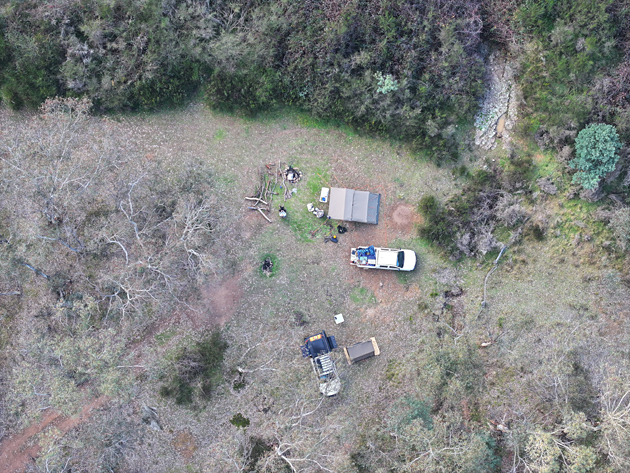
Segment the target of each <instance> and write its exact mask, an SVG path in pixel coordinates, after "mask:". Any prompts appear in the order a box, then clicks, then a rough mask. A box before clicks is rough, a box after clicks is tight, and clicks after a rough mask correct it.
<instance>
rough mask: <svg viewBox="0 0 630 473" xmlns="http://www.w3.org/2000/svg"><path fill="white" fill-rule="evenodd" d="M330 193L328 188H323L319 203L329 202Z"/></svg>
mask: <svg viewBox="0 0 630 473" xmlns="http://www.w3.org/2000/svg"><path fill="white" fill-rule="evenodd" d="M329 192H330V189H329V188H328V187H322V192H321V194H319V201H320V202H328V193H329Z"/></svg>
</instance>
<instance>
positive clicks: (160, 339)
mask: <svg viewBox="0 0 630 473" xmlns="http://www.w3.org/2000/svg"><path fill="white" fill-rule="evenodd" d="M175 334H177V330H176V329H175V327H171V328H169V329H166V330H164V331H163V332H160V333H158V334H156V335H155V341H156V342H157V343H158V345H164V344H165V343H166V342H168V341H169V340H170V339H172V338H173V337H174V336H175Z"/></svg>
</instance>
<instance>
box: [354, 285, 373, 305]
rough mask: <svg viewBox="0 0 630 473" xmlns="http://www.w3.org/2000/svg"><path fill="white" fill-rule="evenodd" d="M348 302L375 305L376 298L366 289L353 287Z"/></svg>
mask: <svg viewBox="0 0 630 473" xmlns="http://www.w3.org/2000/svg"><path fill="white" fill-rule="evenodd" d="M350 300H351V301H352V302H354V303H355V304H357V305H369V304H376V296H375V295H374V293H373V292H372V291H370V290H369V289H368V288H366V287H361V286H359V287H355V288H354V289H352V291H351V292H350Z"/></svg>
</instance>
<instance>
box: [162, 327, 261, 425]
mask: <svg viewBox="0 0 630 473" xmlns="http://www.w3.org/2000/svg"><path fill="white" fill-rule="evenodd" d="M227 348H228V344H227V342H226V341H224V340H223V339H222V338H221V333H220V332H218V331H215V332H212V333H211V334H210V335H208V336H206V337H204V338H202V339H201V340H199V341H198V342H195V343H194V344H193V345H192V346H190V347H184V348H182V349H181V350H180V351H179V352H178V353H177V354H176V355H175V358H174V360H173V364H172V365H171V366H170V367H169V369H168V373H167V374H166V376H165V380H164V383H163V384H162V387H161V388H160V395H161V396H163V397H168V398H173V400H174V401H175V403H176V404H180V405H189V404H192V403H193V401H194V400H195V399H199V400H201V401H207V400H208V399H210V397H211V396H212V392H213V389H214V388H215V387H216V386H217V385H218V384H219V383H220V382H221V380H222V370H223V356H224V354H225V350H227ZM243 422H244V421H243ZM248 423H249V422H248ZM235 425H236V424H235Z"/></svg>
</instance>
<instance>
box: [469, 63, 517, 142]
mask: <svg viewBox="0 0 630 473" xmlns="http://www.w3.org/2000/svg"><path fill="white" fill-rule="evenodd" d="M485 83H486V93H485V94H484V96H483V98H482V100H481V110H480V111H479V113H478V114H477V116H476V117H475V126H476V127H477V131H476V133H475V144H476V145H477V146H479V147H481V148H482V149H485V150H490V149H493V148H494V147H495V146H496V138H497V125H498V124H499V120H500V119H501V125H502V130H500V132H501V135H502V136H501V138H503V140H504V142H508V141H509V138H510V135H509V131H510V130H511V129H512V128H513V127H514V124H515V122H516V119H517V109H518V102H519V100H520V94H519V92H518V88H517V87H516V84H515V82H514V67H513V65H511V64H510V63H508V61H507V60H506V59H505V57H503V56H502V55H500V54H498V53H492V54H491V55H490V56H489V58H488V63H487V69H486V78H485Z"/></svg>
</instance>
